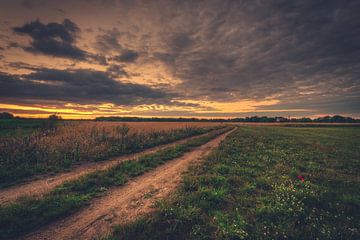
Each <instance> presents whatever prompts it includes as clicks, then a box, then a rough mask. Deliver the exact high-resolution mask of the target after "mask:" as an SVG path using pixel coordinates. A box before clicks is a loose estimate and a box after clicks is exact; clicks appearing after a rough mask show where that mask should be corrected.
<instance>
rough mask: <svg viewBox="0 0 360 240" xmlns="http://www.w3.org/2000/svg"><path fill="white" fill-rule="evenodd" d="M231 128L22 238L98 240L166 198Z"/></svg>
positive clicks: (37, 239)
mask: <svg viewBox="0 0 360 240" xmlns="http://www.w3.org/2000/svg"><path fill="white" fill-rule="evenodd" d="M232 131H234V130H232ZM232 131H230V132H227V133H224V134H222V135H220V136H219V137H217V138H215V139H213V140H212V141H210V142H208V143H206V144H204V145H202V146H200V147H198V148H196V149H195V150H193V151H191V152H189V153H186V154H185V155H184V156H183V157H180V158H177V159H174V160H171V161H169V162H168V163H165V164H164V165H162V166H160V167H158V168H156V169H154V170H153V171H151V172H148V173H146V174H144V175H142V176H139V177H137V178H135V179H134V180H133V181H131V182H129V183H127V184H126V185H124V186H123V187H118V188H113V189H111V190H110V191H109V193H108V194H107V195H106V196H104V197H102V198H98V199H95V200H94V201H93V202H92V203H91V204H90V206H88V207H86V208H84V209H82V210H80V211H79V212H77V213H76V214H74V215H72V216H69V217H68V218H65V219H63V220H61V221H58V222H54V223H53V224H50V225H49V226H44V227H43V228H41V229H39V230H37V231H36V232H34V233H31V234H29V235H27V236H25V237H24V239H34V240H35V239H36V240H39V239H97V238H99V237H101V236H104V235H106V234H108V233H110V232H111V230H112V227H113V226H114V225H116V224H123V223H127V222H131V221H133V220H135V219H136V218H138V217H139V216H141V215H143V214H146V213H149V212H151V211H152V210H153V208H152V207H151V206H152V205H153V203H154V202H155V201H156V200H157V199H161V198H164V197H166V196H167V195H169V193H171V192H172V191H174V190H175V189H176V186H177V185H178V184H179V182H180V180H181V174H182V172H184V171H185V170H186V169H187V167H188V166H189V165H190V163H193V162H196V161H199V160H200V159H201V158H202V157H204V156H205V155H207V154H209V153H210V152H211V151H212V150H213V149H214V148H216V147H217V146H218V145H219V143H220V142H221V141H222V140H223V139H224V138H225V137H226V136H227V135H228V134H229V133H231V132H232Z"/></svg>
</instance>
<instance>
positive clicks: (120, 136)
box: [0, 119, 219, 187]
mask: <svg viewBox="0 0 360 240" xmlns="http://www.w3.org/2000/svg"><path fill="white" fill-rule="evenodd" d="M5 122H6V124H4V123H5ZM217 125H219V124H214V123H180V124H179V123H166V122H165V123H137V122H134V123H119V122H85V121H78V122H63V121H59V122H58V123H57V124H56V126H53V127H51V128H49V127H48V125H47V124H46V120H21V119H14V120H2V121H1V126H2V127H1V129H2V130H1V129H0V132H1V131H3V134H2V136H1V137H0V140H1V141H0V187H4V186H8V185H11V184H14V183H17V182H19V181H22V180H23V179H26V178H29V177H31V176H34V175H37V174H42V173H51V172H59V171H64V170H66V169H69V168H71V166H72V165H73V164H74V163H79V162H87V161H99V160H105V159H108V158H110V157H113V156H120V155H123V154H128V153H134V152H139V151H142V150H144V149H147V148H150V147H154V146H157V145H160V144H165V143H169V142H173V141H176V140H179V139H182V138H185V137H190V136H194V135H198V134H202V133H205V132H206V131H209V130H211V129H213V128H215V127H216V126H217Z"/></svg>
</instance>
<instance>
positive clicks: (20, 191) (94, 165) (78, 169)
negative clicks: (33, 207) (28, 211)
mask: <svg viewBox="0 0 360 240" xmlns="http://www.w3.org/2000/svg"><path fill="white" fill-rule="evenodd" d="M206 134H208V133H205V134H202V135H197V136H193V137H189V138H185V139H182V140H179V141H176V142H173V143H169V144H164V145H160V146H157V147H153V148H149V149H147V150H145V151H142V152H139V153H134V154H127V155H124V156H121V157H117V158H113V159H111V160H107V161H103V162H88V163H83V164H81V165H78V166H75V167H74V168H73V169H72V170H71V171H70V172H65V173H59V174H56V175H52V176H49V175H48V176H42V177H40V179H37V180H32V181H29V182H26V183H22V184H18V185H15V186H11V187H8V188H4V189H0V206H1V205H3V204H6V203H9V202H12V201H14V200H16V199H17V198H19V197H22V196H41V195H43V194H45V193H48V192H50V191H51V190H52V189H54V188H55V187H57V186H59V185H61V184H62V183H64V182H65V181H69V180H74V179H77V178H79V177H81V176H83V175H85V174H88V173H91V172H95V171H98V170H105V169H108V168H111V167H112V166H114V165H116V164H119V163H120V162H123V161H127V160H132V159H137V158H139V157H141V156H144V155H147V154H150V153H153V152H156V151H158V150H161V149H164V148H167V147H170V146H174V145H177V144H181V143H184V142H187V141H189V140H190V139H193V138H197V137H200V136H204V135H206Z"/></svg>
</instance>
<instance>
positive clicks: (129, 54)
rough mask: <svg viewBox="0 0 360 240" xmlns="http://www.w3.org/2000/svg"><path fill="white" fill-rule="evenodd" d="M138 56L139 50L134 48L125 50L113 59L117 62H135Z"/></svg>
mask: <svg viewBox="0 0 360 240" xmlns="http://www.w3.org/2000/svg"><path fill="white" fill-rule="evenodd" d="M138 57H139V53H138V52H135V51H133V50H124V51H123V52H122V53H121V54H120V55H118V56H115V57H113V60H115V61H117V62H135V61H136V59H138Z"/></svg>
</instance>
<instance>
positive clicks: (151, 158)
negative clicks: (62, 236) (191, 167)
mask: <svg viewBox="0 0 360 240" xmlns="http://www.w3.org/2000/svg"><path fill="white" fill-rule="evenodd" d="M228 130H229V127H227V128H222V129H219V130H215V131H213V132H210V133H209V134H208V135H206V136H203V137H198V138H196V139H193V140H190V141H188V142H187V143H184V144H179V145H176V146H174V147H168V148H166V149H164V150H160V151H158V152H156V153H153V154H149V155H146V156H143V157H141V158H139V159H137V160H131V161H125V162H123V163H121V164H119V165H117V166H115V167H113V168H111V169H109V170H106V171H97V172H94V173H91V174H88V175H86V176H84V177H81V178H80V179H78V180H75V181H69V182H66V183H65V184H63V185H61V186H59V187H57V188H56V189H55V190H53V191H52V192H50V193H49V194H47V195H45V196H44V197H43V198H40V199H36V198H23V199H20V200H19V201H18V202H16V203H13V204H9V205H5V206H3V207H1V208H0V239H8V238H11V237H15V236H18V235H21V234H24V233H26V232H28V231H30V230H32V229H34V228H36V227H38V226H41V225H44V224H47V223H49V222H51V221H53V220H55V219H58V218H61V217H62V216H64V215H68V214H70V213H71V212H74V211H76V210H78V209H79V208H80V207H82V206H84V205H86V204H88V203H89V201H90V200H91V199H92V198H94V197H97V196H101V195H103V194H104V193H105V192H106V191H107V190H108V189H109V188H110V187H114V186H121V185H123V184H125V183H126V182H127V181H128V180H129V179H131V178H134V177H136V176H139V175H141V174H143V173H145V172H147V171H149V170H151V169H154V168H155V167H157V166H159V165H161V164H163V163H165V162H166V161H169V160H171V159H174V158H178V157H181V156H182V155H183V154H184V153H186V152H189V151H191V150H192V149H193V148H195V147H198V146H200V145H202V144H204V143H206V142H208V141H210V140H211V139H213V138H215V137H217V136H219V135H220V134H222V133H224V132H226V131H228Z"/></svg>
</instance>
